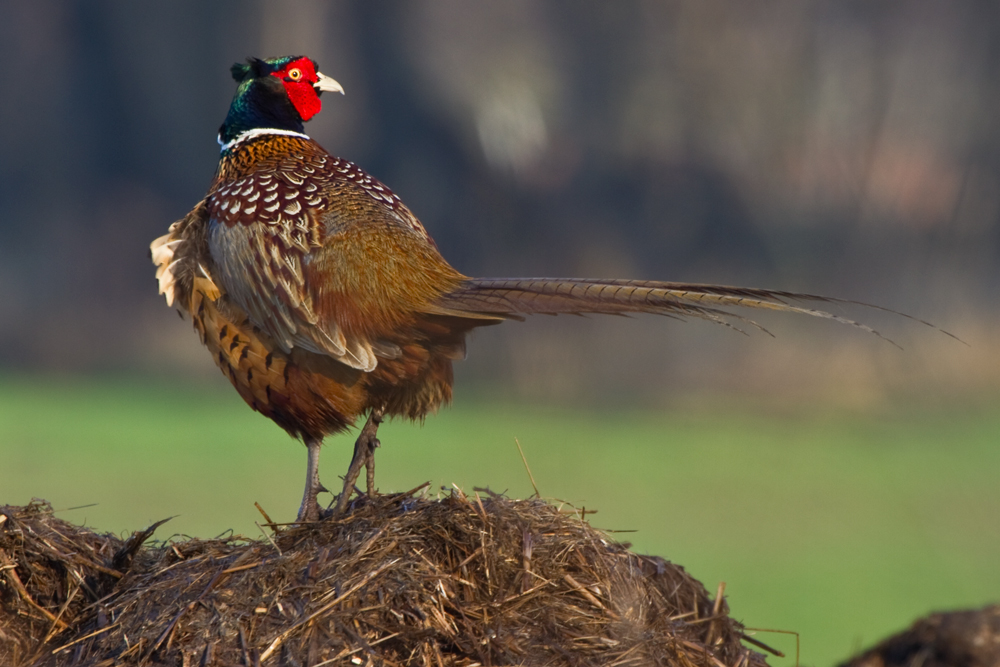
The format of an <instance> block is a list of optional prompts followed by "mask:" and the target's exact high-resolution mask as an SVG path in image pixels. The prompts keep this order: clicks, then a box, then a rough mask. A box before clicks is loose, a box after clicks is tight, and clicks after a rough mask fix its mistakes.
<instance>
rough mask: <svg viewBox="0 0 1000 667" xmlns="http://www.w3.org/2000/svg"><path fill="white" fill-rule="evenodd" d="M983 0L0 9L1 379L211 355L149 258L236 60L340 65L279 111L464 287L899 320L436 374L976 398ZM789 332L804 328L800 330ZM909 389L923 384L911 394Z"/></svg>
mask: <svg viewBox="0 0 1000 667" xmlns="http://www.w3.org/2000/svg"><path fill="white" fill-rule="evenodd" d="M998 37H1000V5H998V4H996V3H990V2H981V1H980V2H977V1H972V0H951V1H944V0H942V1H939V2H930V1H915V2H909V3H883V2H832V1H829V2H824V1H818V0H781V1H777V2H770V3H744V2H740V3H733V2H724V1H721V0H689V1H663V0H660V1H635V0H616V1H615V2H601V1H598V0H587V1H580V0H574V1H573V2H570V1H568V0H550V1H542V0H509V1H505V2H502V3H471V2H461V1H459V0H420V1H417V0H410V1H407V2H402V1H386V0H374V1H373V0H358V1H353V2H336V3H329V2H326V1H325V0H299V1H297V2H264V1H263V0H261V1H258V2H233V1H220V2H211V3H204V2H194V1H186V2H172V3H134V2H127V1H125V0H116V1H94V2H87V3H71V2H57V1H54V0H33V1H32V2H13V1H10V2H2V3H0V59H2V62H3V63H4V70H5V74H6V76H5V81H6V84H5V86H4V91H3V93H2V95H0V212H2V213H0V369H3V368H8V369H12V368H13V369H19V370H36V369H37V370H48V371H53V370H54V371H72V372H87V371H103V370H129V369H138V370H140V371H142V372H151V371H156V372H184V373H188V372H190V373H205V374H208V373H214V368H213V367H212V364H211V363H209V360H208V359H207V357H206V356H205V354H204V352H203V351H202V350H201V349H200V348H199V346H198V343H197V341H196V337H195V336H194V334H193V333H191V331H190V330H189V326H188V325H187V324H182V323H180V322H179V321H178V320H177V318H176V316H174V315H172V314H171V313H170V312H169V311H168V310H167V309H166V308H165V307H164V304H163V301H162V299H161V298H160V297H158V296H157V295H156V288H155V283H154V281H153V271H152V267H151V265H150V264H149V261H148V259H147V254H146V248H147V244H148V243H149V241H150V240H151V239H152V238H154V237H155V236H157V235H159V234H161V233H163V231H164V230H165V228H166V226H167V225H168V224H169V223H170V222H171V221H173V220H174V219H176V218H178V217H180V216H181V215H183V214H184V213H185V212H186V211H187V210H188V209H189V208H190V206H191V205H193V204H194V203H195V202H196V201H197V200H198V198H199V197H200V196H201V195H202V194H203V193H204V191H205V189H206V187H207V184H208V182H209V179H210V177H211V174H212V171H213V168H214V164H215V161H216V157H217V146H216V144H215V132H216V128H217V127H218V125H219V123H220V122H221V121H222V118H223V117H224V115H225V111H226V108H227V106H228V103H229V99H230V97H231V95H232V92H233V83H232V81H231V80H230V79H229V75H228V67H229V65H230V64H231V63H232V62H234V61H235V60H239V59H242V58H243V57H245V56H247V55H261V56H268V55H284V54H289V53H304V54H307V55H310V56H312V57H313V58H315V59H316V60H317V61H318V62H319V63H320V65H321V67H322V69H323V71H324V72H325V73H327V74H329V75H331V76H333V77H335V78H336V79H338V80H339V81H340V82H341V83H342V84H343V85H344V87H345V89H346V91H347V95H346V97H344V98H343V99H341V98H340V97H337V98H336V99H333V98H326V100H325V101H326V109H325V110H324V112H323V114H321V115H320V116H319V117H318V118H317V119H316V120H314V121H313V122H312V123H310V124H309V126H308V127H307V131H308V132H309V133H310V134H311V135H312V136H313V137H315V138H316V139H317V140H319V141H320V143H322V144H323V145H324V146H325V147H326V148H327V149H329V150H330V151H331V152H333V153H335V154H338V155H341V156H344V157H347V158H349V159H351V160H354V161H355V162H358V163H359V164H361V165H362V166H364V167H365V168H366V169H368V170H369V171H370V172H371V173H373V174H374V175H375V176H376V177H378V178H380V179H381V180H383V181H385V182H386V183H387V184H389V186H390V187H392V188H393V189H394V190H395V191H396V192H397V193H398V194H400V196H402V198H403V199H404V201H406V202H407V203H408V204H409V206H410V207H411V208H412V209H413V210H414V211H415V212H416V213H417V215H418V216H419V217H420V218H421V219H422V220H423V221H424V223H425V224H426V225H427V227H428V229H429V230H430V231H431V233H432V234H433V235H434V237H435V238H436V240H437V241H438V244H439V245H440V247H441V248H442V250H443V252H444V254H445V256H446V257H448V258H449V259H450V260H451V261H452V263H453V264H455V265H456V267H458V268H459V269H460V270H462V271H463V272H465V273H468V274H472V275H482V276H486V275H490V276H503V275H550V276H551V275H566V276H594V277H597V276H607V277H612V276H613V277H643V278H658V279H665V280H697V281H702V282H723V283H731V284H735V283H740V284H750V285H754V286H759V287H772V288H779V289H794V290H805V291H811V292H818V293H824V294H830V295H836V296H841V297H846V298H852V299H858V300H862V301H867V302H872V303H878V304H880V305H884V306H888V307H891V308H895V309H898V310H902V311H905V312H907V313H910V314H913V315H915V316H918V317H921V318H924V319H931V320H933V321H934V322H935V323H937V324H939V325H941V326H942V327H943V328H945V329H948V330H950V331H953V332H954V333H956V334H958V335H959V336H961V337H962V338H963V339H964V340H966V341H967V342H969V343H970V344H971V347H968V348H967V347H965V346H962V345H960V344H957V343H954V342H953V341H950V340H949V339H947V338H945V337H943V336H940V335H939V334H935V333H934V332H933V331H931V330H925V329H924V328H923V327H919V326H917V325H910V324H907V323H906V322H903V321H900V320H896V319H893V318H884V317H881V316H876V315H877V314H871V313H868V312H857V311H850V312H849V313H848V314H850V315H852V316H855V317H860V318H863V319H865V320H866V321H873V323H874V324H875V325H876V326H877V327H878V328H880V329H885V332H886V333H887V334H888V335H890V336H891V337H893V338H894V339H896V340H897V341H899V342H901V343H902V344H903V346H904V347H906V348H907V351H906V352H904V353H899V352H898V350H895V349H894V348H891V347H890V346H888V345H885V344H883V343H881V342H880V341H878V340H876V339H874V338H870V337H866V336H863V335H861V334H858V333H856V332H854V331H850V330H848V329H846V328H842V327H839V328H838V327H834V326H832V325H829V324H825V325H818V326H817V325H814V324H810V323H802V322H798V321H795V322H793V321H790V320H789V319H787V318H781V319H780V320H779V319H774V320H767V321H766V322H765V324H766V325H767V326H768V328H769V329H771V330H772V331H775V333H777V334H778V336H779V339H778V340H777V341H774V340H771V339H770V338H768V337H766V336H762V335H753V336H752V337H751V339H750V340H745V339H743V338H742V337H739V336H734V335H733V334H732V333H731V332H727V331H714V330H709V329H710V327H709V326H708V325H705V324H703V323H693V324H688V325H680V324H676V323H672V322H663V321H658V320H651V319H650V320H637V321H633V322H622V321H619V320H617V319H615V318H611V319H612V320H613V321H608V320H597V319H595V320H590V321H586V322H584V321H581V320H578V319H575V318H566V320H565V321H562V320H558V321H557V320H548V319H545V318H543V319H542V321H540V322H533V323H530V324H528V325H507V326H506V327H501V328H498V329H496V330H490V331H485V332H482V333H480V334H478V335H477V336H476V339H475V340H474V341H473V342H472V344H471V345H470V359H469V361H468V362H466V363H465V364H464V365H462V366H463V368H462V369H461V370H460V373H461V374H462V375H464V377H463V378H460V382H466V383H469V384H474V383H475V380H476V379H480V380H482V381H484V382H491V383H492V382H496V383H499V384H500V385H501V386H505V387H508V390H509V391H511V392H513V393H516V394H518V395H521V396H542V395H545V396H549V397H552V396H563V397H566V398H568V399H600V400H604V401H608V400H622V401H623V402H624V401H628V400H631V398H633V397H634V396H635V395H636V394H637V393H639V392H652V394H653V395H655V396H676V395H678V394H681V393H683V392H686V391H689V390H693V389H697V390H704V391H713V392H715V391H723V392H726V391H738V392H744V393H757V394H760V393H764V394H771V395H775V396H779V397H801V396H812V397H819V398H823V399H835V400H838V401H840V402H846V403H850V404H859V405H864V404H868V403H870V402H872V401H878V400H880V399H882V398H885V397H886V396H894V395H900V394H902V395H909V394H913V393H919V392H920V391H924V390H927V391H931V392H932V393H933V392H941V393H948V394H953V395H968V394H973V393H979V394H981V395H982V394H983V393H989V392H995V390H996V389H997V388H998V387H1000V343H998V341H997V336H996V335H995V332H996V331H997V328H998V311H997V301H998V299H997V295H998V289H997V287H998V283H1000V272H998V270H997V260H998V259H1000V224H998V222H1000V220H998V218H1000V122H998V120H997V118H998V114H997V110H998V101H1000V100H998V92H1000V76H998V74H1000V42H998ZM800 331H801V332H800ZM920 388H923V389H920Z"/></svg>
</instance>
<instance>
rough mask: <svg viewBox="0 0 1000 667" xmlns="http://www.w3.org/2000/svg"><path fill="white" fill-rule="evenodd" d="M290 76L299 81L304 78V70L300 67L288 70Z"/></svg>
mask: <svg viewBox="0 0 1000 667" xmlns="http://www.w3.org/2000/svg"><path fill="white" fill-rule="evenodd" d="M288 78H289V79H291V80H292V81H298V80H299V79H301V78H302V70H300V69H299V68H298V67H296V68H294V69H290V70H288Z"/></svg>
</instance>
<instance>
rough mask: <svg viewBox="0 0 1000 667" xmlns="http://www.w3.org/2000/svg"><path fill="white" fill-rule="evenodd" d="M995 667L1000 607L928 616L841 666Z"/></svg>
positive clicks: (999, 657) (999, 649) (999, 661)
mask: <svg viewBox="0 0 1000 667" xmlns="http://www.w3.org/2000/svg"><path fill="white" fill-rule="evenodd" d="M918 665H919V666H922V667H997V665H1000V605H991V606H988V607H984V608H983V609H975V610H967V611H952V612H947V613H941V614H931V615H930V616H928V617H926V618H922V619H920V620H918V621H917V622H915V623H914V624H913V625H912V626H910V628H909V629H908V630H905V631H903V632H901V633H899V634H898V635H894V636H892V637H890V638H888V639H886V640H885V641H883V642H881V643H879V644H878V645H877V646H875V647H873V648H871V649H869V650H868V651H865V652H864V653H862V654H861V655H859V656H857V657H855V658H853V659H852V660H850V661H848V662H845V663H843V665H841V667H910V666H914V667H915V666H918Z"/></svg>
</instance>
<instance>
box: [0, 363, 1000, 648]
mask: <svg viewBox="0 0 1000 667" xmlns="http://www.w3.org/2000/svg"><path fill="white" fill-rule="evenodd" d="M706 403H708V401H706ZM380 436H381V439H382V442H383V443H384V446H383V448H382V449H381V450H379V457H378V482H379V487H380V488H381V489H382V490H383V491H389V490H397V491H398V490H405V489H408V488H411V487H414V486H416V485H418V484H420V483H421V482H423V481H425V480H431V481H432V482H433V484H434V486H433V487H432V488H433V489H435V490H436V489H438V488H440V486H442V485H447V486H450V485H451V484H452V483H454V484H457V485H458V486H460V487H462V488H464V489H466V490H469V491H471V489H472V487H473V486H490V487H491V488H492V489H494V490H496V491H504V490H506V491H507V492H508V493H509V494H510V495H511V496H514V497H526V496H528V495H530V494H531V493H532V488H531V484H530V482H529V480H528V478H527V475H526V473H525V471H524V468H523V465H522V463H521V459H520V456H519V455H518V452H517V449H516V447H515V445H514V439H515V438H518V439H519V440H520V442H521V445H522V446H523V448H524V451H525V454H526V456H527V458H528V462H529V464H530V465H531V468H532V471H533V473H534V476H535V480H536V481H537V483H538V486H539V488H540V490H541V493H542V495H543V496H546V497H550V498H559V499H562V500H565V501H568V502H571V503H573V504H575V505H576V506H578V507H579V506H585V507H586V508H588V509H596V510H599V513H598V514H596V515H594V516H593V517H592V518H591V519H590V521H591V522H592V523H593V524H594V525H596V526H598V527H601V528H604V529H610V530H634V531H636V532H630V533H623V534H618V535H617V537H619V538H620V539H622V540H628V541H630V542H632V543H633V544H634V548H635V549H636V550H637V551H639V552H644V553H651V554H657V555H659V556H662V557H664V558H666V559H668V560H671V561H673V562H675V563H679V564H682V565H684V566H685V567H686V568H687V569H688V570H689V571H690V572H692V573H693V574H694V575H695V576H697V577H698V578H699V579H701V580H702V581H703V582H704V584H705V585H706V587H708V588H709V589H710V590H711V591H713V592H714V590H715V587H716V586H717V584H718V582H719V581H720V580H724V581H726V582H727V589H726V593H727V595H728V599H729V603H730V606H731V608H732V612H733V614H734V616H736V617H737V618H739V619H741V620H743V622H745V623H746V624H747V625H748V626H751V627H761V628H781V629H786V630H796V631H798V632H799V633H801V635H802V662H803V663H804V664H810V665H831V664H834V663H835V662H836V661H838V660H840V659H844V658H846V657H848V655H849V654H850V653H851V652H852V651H853V650H855V649H858V648H860V647H862V646H867V645H868V644H870V643H872V642H873V641H875V640H878V639H880V638H882V637H883V636H884V635H886V634H887V633H890V632H893V631H896V630H898V629H901V628H902V627H904V626H906V625H907V624H908V623H909V622H910V621H911V620H913V619H914V618H915V617H917V616H919V615H923V614H926V613H927V612H929V611H932V610H939V609H948V608H957V607H969V606H976V605H982V604H984V603H987V602H991V601H993V602H995V601H998V600H1000V566H998V565H1000V410H995V411H992V412H989V411H984V410H982V409H979V410H972V409H969V410H968V411H967V412H965V413H955V412H953V411H952V412H941V413H933V412H926V411H925V412H917V411H914V412H912V413H894V414H893V415H891V416H885V415H883V416H880V417H877V418H876V417H860V416H850V415H848V416H844V415H839V416H838V415H830V414H819V413H816V414H809V413H800V414H797V415H796V416H792V417H789V416H784V417H781V418H777V417H774V416H773V415H771V416H768V415H764V414H759V413H758V414H755V412H754V411H753V410H750V409H749V408H744V409H732V408H729V409H726V410H721V409H716V410H708V409H707V408H706V409H704V410H699V411H697V412H696V413H694V414H692V413H690V412H688V413H681V412H679V411H678V412H666V413H664V412H652V411H647V412H610V413H603V414H593V413H590V412H587V411H582V410H581V411H568V410H557V409H545V408H542V407H537V406H532V407H528V406H517V405H510V404H502V405H496V404H489V403H487V402H485V401H482V400H479V401H473V400H471V399H468V400H464V401H463V400H459V402H458V403H457V404H456V406H454V407H453V408H451V409H449V410H445V411H444V412H442V413H441V414H440V415H438V416H436V417H432V418H430V419H429V420H428V422H427V423H426V424H425V425H424V426H423V427H418V426H413V425H409V424H406V423H395V424H388V425H387V426H385V427H383V429H382V430H381V431H380ZM351 442H353V439H352V438H349V437H346V436H342V437H337V438H331V439H330V440H329V441H328V444H329V446H328V447H327V448H326V449H325V451H324V456H323V462H322V468H321V469H322V471H323V473H324V479H325V480H326V481H327V484H328V485H329V486H333V485H334V484H335V483H336V479H337V475H339V474H340V473H342V472H343V469H344V468H345V467H346V465H347V462H348V459H349V455H350V450H351ZM304 474H305V449H304V448H303V447H302V446H301V445H300V444H298V443H296V442H294V441H292V440H290V439H289V438H288V437H287V436H286V435H285V434H284V433H283V432H282V431H280V430H279V429H278V428H277V427H275V426H274V425H273V424H271V423H270V422H269V421H267V420H265V419H264V418H262V417H260V416H258V415H255V414H252V413H251V412H250V410H249V409H247V408H246V407H245V406H244V404H243V403H242V401H240V399H239V397H238V396H237V395H236V394H235V392H233V391H231V390H230V389H229V388H228V387H222V386H221V385H212V386H211V387H205V386H199V385H191V384H185V383H174V384H165V383H161V384H148V383H144V382H142V381H137V380H131V381H126V380H116V381H110V380H109V381H82V380H80V381H75V380H57V379H40V378H29V377H23V376H0V504H6V503H9V504H23V503H26V502H28V501H29V500H30V499H31V498H32V497H33V496H37V497H42V498H45V499H47V500H50V501H51V502H52V503H53V505H54V506H55V507H56V509H60V510H64V511H61V512H60V514H59V515H60V516H62V517H63V518H65V519H68V520H70V521H74V522H82V523H86V524H87V525H90V526H93V527H95V528H97V529H100V530H107V531H114V532H125V531H130V530H133V529H137V528H141V527H144V526H145V525H147V524H148V523H150V522H151V521H154V520H157V519H162V518H164V517H167V516H171V515H178V516H177V517H176V518H175V519H174V520H172V521H171V522H170V523H168V524H166V525H165V526H164V527H163V528H161V529H160V531H159V532H158V534H157V536H158V537H159V538H167V537H169V536H170V534H171V533H181V534H189V535H197V536H201V537H212V536H215V535H217V534H219V533H222V532H223V531H225V530H227V529H230V528H231V529H233V530H234V531H236V532H237V533H242V534H244V535H247V536H249V537H257V536H259V535H260V532H259V530H258V529H257V527H256V526H255V524H254V522H255V521H257V520H260V516H259V515H258V513H257V511H256V509H255V508H254V507H253V503H254V501H257V502H259V503H260V504H261V505H262V506H263V507H264V508H265V509H266V510H267V511H268V512H269V513H270V514H271V516H272V517H273V518H274V519H275V520H278V521H282V520H290V519H292V518H293V517H294V513H295V510H296V507H297V504H298V500H299V498H300V493H301V487H302V483H303V478H304ZM90 503H96V506H93V507H87V508H84V509H73V510H70V509H67V508H72V507H76V506H80V505H86V504H90ZM760 638H761V639H762V640H764V641H765V642H768V643H770V644H772V645H774V646H777V647H780V648H782V649H784V650H786V651H788V652H789V653H790V654H791V655H790V658H788V659H785V660H780V659H776V658H775V659H772V660H771V663H772V664H774V665H789V666H790V665H792V664H793V657H794V639H792V638H789V637H787V636H784V635H776V634H762V635H761V636H760Z"/></svg>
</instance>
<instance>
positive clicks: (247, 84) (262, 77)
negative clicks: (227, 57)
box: [219, 56, 344, 145]
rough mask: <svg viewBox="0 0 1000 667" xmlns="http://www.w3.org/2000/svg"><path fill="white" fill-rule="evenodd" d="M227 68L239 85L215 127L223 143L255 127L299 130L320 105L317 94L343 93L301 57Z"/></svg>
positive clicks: (252, 59)
mask: <svg viewBox="0 0 1000 667" xmlns="http://www.w3.org/2000/svg"><path fill="white" fill-rule="evenodd" d="M230 71H231V72H232V75H233V78H234V79H235V80H236V81H237V83H239V84H240V85H239V87H237V89H236V94H235V95H234V96H233V102H232V104H231V105H230V107H229V114H228V115H227V116H226V120H225V122H224V123H223V124H222V127H220V128H219V143H221V144H223V145H225V144H226V143H228V142H230V141H232V140H233V139H235V138H236V137H238V136H239V135H241V134H243V133H244V132H247V131H249V130H255V129H263V128H267V129H274V130H286V131H289V132H302V130H303V123H304V122H305V121H307V120H309V119H310V118H312V117H313V116H315V115H316V114H317V113H319V110H320V109H321V108H322V103H321V102H320V99H319V96H320V94H322V93H324V92H338V93H343V92H344V89H343V88H342V87H341V85H340V84H339V83H337V82H336V81H334V80H333V79H331V78H330V77H328V76H325V75H324V74H322V73H321V72H319V71H318V69H317V67H316V63H315V61H313V60H310V59H309V58H306V57H304V56H284V57H282V58H270V59H268V60H261V59H260V58H248V59H247V62H246V63H236V64H235V65H233V66H232V68H231V70H230Z"/></svg>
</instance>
